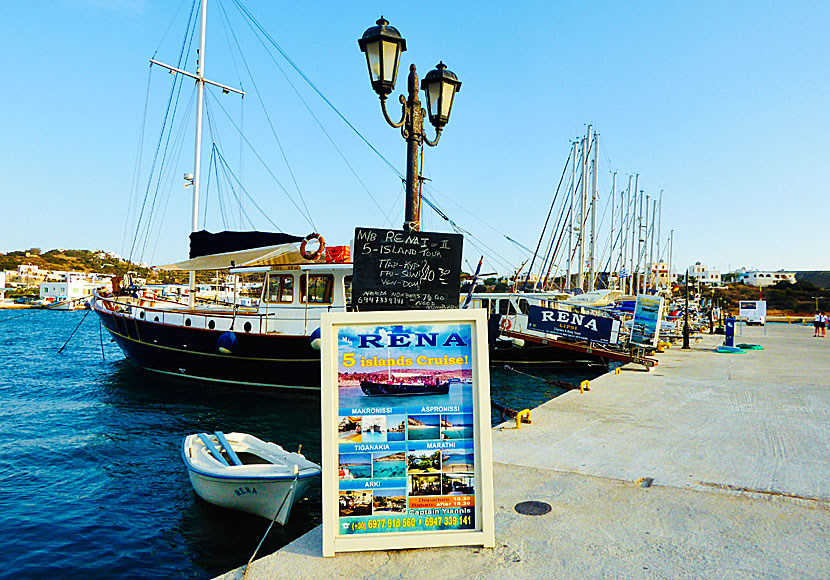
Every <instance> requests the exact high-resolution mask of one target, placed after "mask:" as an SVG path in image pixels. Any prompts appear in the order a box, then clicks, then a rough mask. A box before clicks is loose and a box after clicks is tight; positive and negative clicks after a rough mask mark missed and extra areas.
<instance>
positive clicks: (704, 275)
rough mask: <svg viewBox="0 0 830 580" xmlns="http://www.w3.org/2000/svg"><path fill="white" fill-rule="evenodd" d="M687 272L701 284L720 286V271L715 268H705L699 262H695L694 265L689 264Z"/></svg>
mask: <svg viewBox="0 0 830 580" xmlns="http://www.w3.org/2000/svg"><path fill="white" fill-rule="evenodd" d="M688 272H689V276H691V277H692V278H694V279H695V280H696V281H697V282H700V283H701V284H706V285H709V286H720V283H721V279H720V272H718V271H717V270H712V269H711V268H707V267H706V266H704V265H703V264H701V263H700V262H695V265H694V266H690V267H689V270H688Z"/></svg>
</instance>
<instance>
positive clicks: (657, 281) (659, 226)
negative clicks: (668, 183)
mask: <svg viewBox="0 0 830 580" xmlns="http://www.w3.org/2000/svg"><path fill="white" fill-rule="evenodd" d="M658 207H659V208H660V209H659V211H658V213H657V264H658V268H657V277H656V278H655V279H654V289H655V290H656V289H657V288H658V286H659V285H660V267H659V264H660V260H661V259H662V254H661V253H660V236H661V235H663V234H662V226H663V190H662V189H661V190H660V203H659V204H658Z"/></svg>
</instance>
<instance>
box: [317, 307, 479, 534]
mask: <svg viewBox="0 0 830 580" xmlns="http://www.w3.org/2000/svg"><path fill="white" fill-rule="evenodd" d="M372 314H373V313H353V314H352V316H353V317H358V318H359V317H369V318H372V317H373V316H372ZM394 314H397V315H400V314H401V313H400V312H398V313H394ZM337 316H342V315H337ZM347 316H348V315H347ZM377 316H378V315H377V314H375V315H374V317H375V318H376V317H377ZM422 316H423V314H422ZM387 317H388V315H387ZM456 317H457V315H456ZM398 318H400V316H398ZM475 334H476V324H475V322H473V321H466V322H465V321H446V322H441V321H423V322H422V321H412V322H402V321H396V322H393V323H385V322H368V323H365V322H358V321H357V320H355V322H354V323H348V324H336V325H335V326H334V327H333V328H332V329H331V334H330V336H331V339H332V342H333V344H332V345H331V346H332V347H333V348H332V349H331V350H332V351H333V353H332V355H331V356H330V357H327V359H330V360H331V367H332V368H331V369H330V371H331V372H330V374H331V375H332V377H331V378H332V379H333V380H332V381H331V382H332V383H333V384H332V385H331V387H330V390H331V391H333V392H332V393H331V394H332V395H334V399H335V406H336V408H335V409H332V410H336V414H332V415H330V416H331V417H332V418H334V421H335V423H336V425H334V426H329V429H328V431H329V432H330V433H332V434H333V435H334V438H335V441H334V442H333V443H334V444H333V445H332V446H331V449H332V451H333V456H334V457H336V466H333V467H335V469H336V479H335V485H334V486H333V489H332V491H333V492H334V495H335V496H336V497H332V498H330V501H332V502H333V501H335V500H336V512H335V513H333V514H331V515H333V516H334V517H333V518H330V519H333V520H334V521H335V522H336V532H335V537H337V538H346V537H350V536H364V537H366V538H369V537H372V536H374V537H376V536H383V535H391V536H400V535H407V534H420V535H423V533H424V532H462V531H474V532H480V531H481V530H482V525H481V521H479V520H480V518H481V517H482V510H481V509H480V508H481V506H480V505H479V503H480V501H481V497H482V490H481V489H479V487H480V486H481V484H482V470H481V467H482V465H481V462H482V461H483V460H482V458H481V452H480V449H481V447H480V439H481V433H480V431H481V429H480V425H479V421H478V420H479V419H480V418H481V416H480V415H481V413H480V411H479V409H478V408H477V407H476V405H477V404H480V397H479V396H478V395H479V393H478V392H477V388H478V386H479V385H478V380H479V379H480V378H481V377H480V376H479V375H480V372H479V370H480V365H478V364H477V363H478V362H479V361H478V358H479V353H478V352H477V349H476V348H475V347H476V346H477V345H476V342H477V337H476V336H475ZM485 347H486V344H485ZM485 359H486V350H485ZM335 365H336V366H335ZM487 379H488V381H487V382H488V391H489V375H488V377H487ZM325 382H326V381H325V377H324V384H325ZM325 388H326V387H325V386H324V389H325ZM325 398H326V397H325V396H324V399H325ZM487 399H488V401H489V392H488V395H487ZM488 406H489V402H488ZM484 415H485V417H486V420H487V421H489V412H487V413H485V414H484ZM324 416H325V413H324ZM324 420H325V418H324ZM332 427H334V428H332ZM487 427H488V428H486V429H485V431H486V435H487V441H488V444H489V425H487ZM325 431H326V429H324V432H325ZM324 437H325V433H324ZM488 446H489V445H488ZM324 453H325V450H324ZM326 467H328V466H327V465H326V463H325V462H324V478H326V479H328V478H329V477H332V479H334V477H333V476H334V474H330V475H327V474H326V473H325V470H326ZM488 473H489V470H488ZM490 485H492V484H490ZM324 495H325V494H324ZM324 501H326V499H325V498H324ZM328 507H331V506H328ZM324 525H325V522H324Z"/></svg>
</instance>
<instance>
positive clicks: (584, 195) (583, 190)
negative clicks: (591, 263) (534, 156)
mask: <svg viewBox="0 0 830 580" xmlns="http://www.w3.org/2000/svg"><path fill="white" fill-rule="evenodd" d="M590 138H591V126H590V125H588V133H587V136H586V137H583V138H582V156H581V157H580V158H579V163H580V171H581V173H582V183H581V186H580V188H579V200H580V204H579V268H578V270H577V271H578V272H579V275H578V277H577V284H578V285H579V290H580V291H583V292H584V291H585V218H586V216H587V215H588V213H587V212H588V207H587V206H588V155H589V154H590V152H589V149H588V148H589V147H590V146H591V143H590V141H589V139H590Z"/></svg>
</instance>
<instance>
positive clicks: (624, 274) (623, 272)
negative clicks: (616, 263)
mask: <svg viewBox="0 0 830 580" xmlns="http://www.w3.org/2000/svg"><path fill="white" fill-rule="evenodd" d="M618 276H619V277H620V278H628V272H626V271H625V268H623V269H622V270H620V273H619V274H618Z"/></svg>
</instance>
